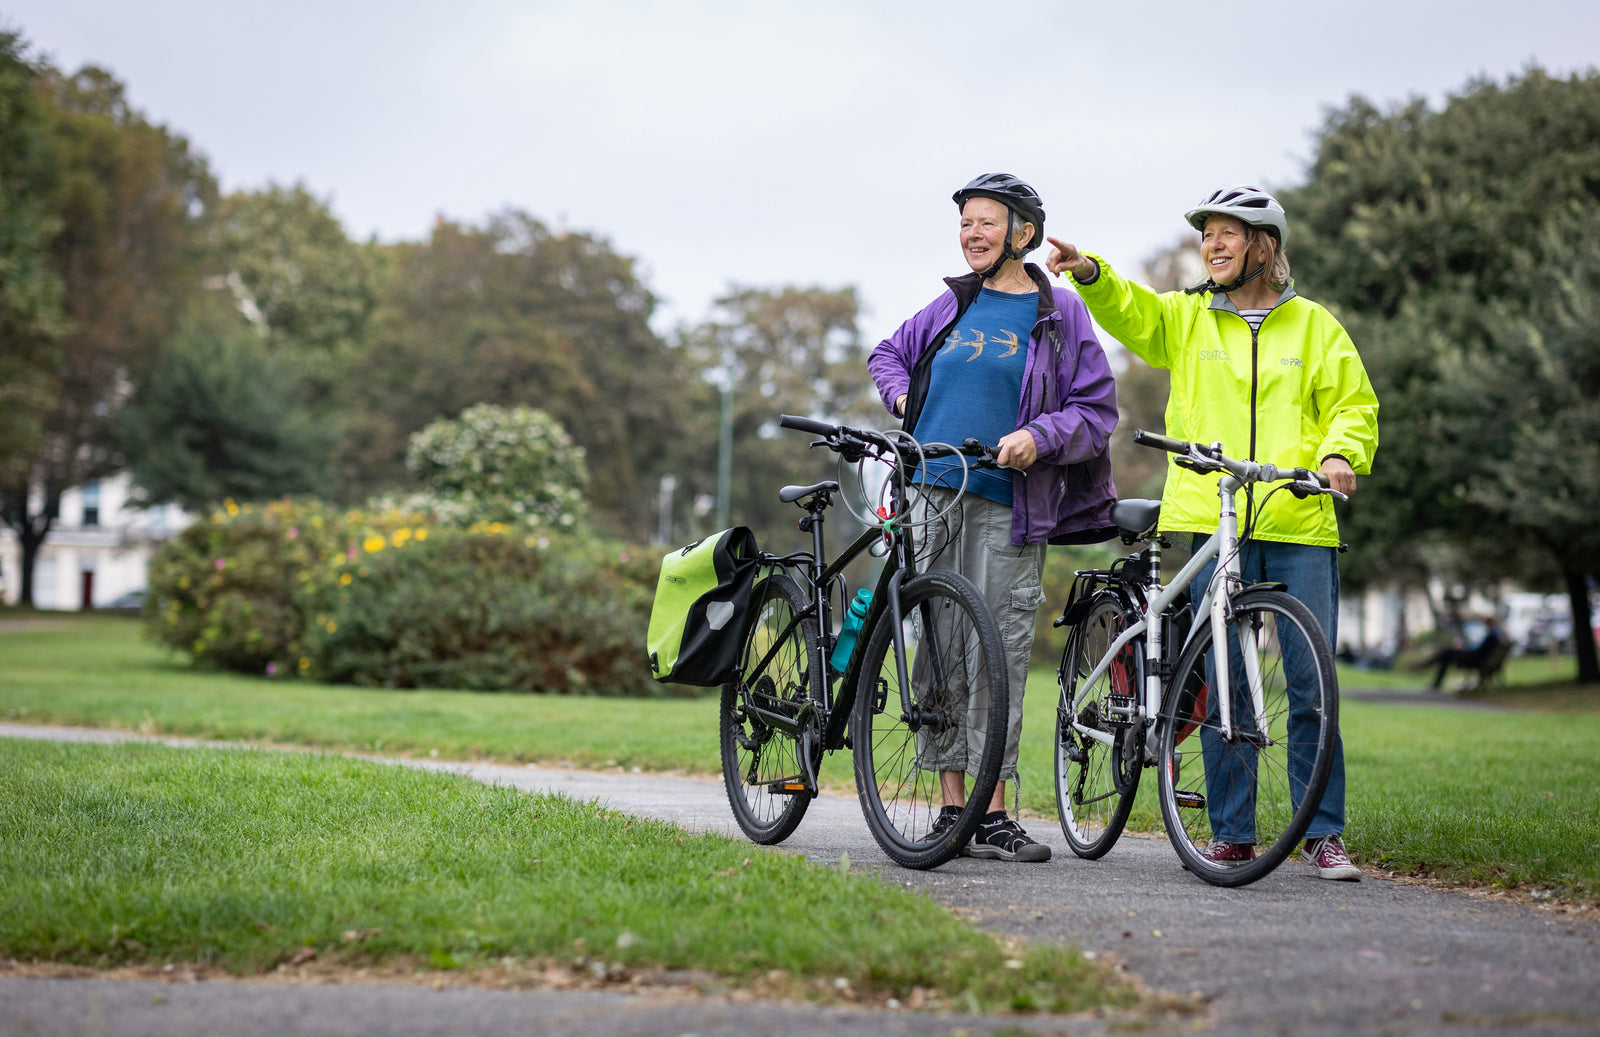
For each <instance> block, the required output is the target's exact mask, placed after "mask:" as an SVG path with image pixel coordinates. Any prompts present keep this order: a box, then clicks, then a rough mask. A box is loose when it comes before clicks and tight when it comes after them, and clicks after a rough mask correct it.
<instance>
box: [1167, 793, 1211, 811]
mask: <svg viewBox="0 0 1600 1037" xmlns="http://www.w3.org/2000/svg"><path fill="white" fill-rule="evenodd" d="M1172 800H1173V802H1175V803H1177V804H1178V806H1180V807H1187V808H1189V809H1191V810H1204V809H1205V805H1206V797H1205V796H1203V795H1201V794H1200V793H1198V792H1189V791H1186V790H1182V789H1174V790H1173V793H1172Z"/></svg>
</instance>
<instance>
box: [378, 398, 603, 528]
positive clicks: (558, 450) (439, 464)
mask: <svg viewBox="0 0 1600 1037" xmlns="http://www.w3.org/2000/svg"><path fill="white" fill-rule="evenodd" d="M406 470H407V471H408V472H410V473H411V475H412V477H413V478H415V479H416V480H417V481H418V482H419V483H421V484H422V486H423V487H424V490H423V494H422V496H421V497H417V498H411V499H410V501H411V503H414V504H417V505H421V506H422V507H421V510H426V511H430V512H433V513H434V514H438V515H440V516H460V517H463V518H464V519H465V520H466V521H469V522H471V521H481V522H502V523H521V524H523V525H526V526H529V527H534V528H536V527H550V528H555V529H572V528H576V527H577V525H578V524H579V521H580V520H581V519H582V517H583V515H584V513H585V510H586V506H585V502H584V498H583V488H584V485H585V484H586V483H587V482H588V478H589V476H588V468H587V466H586V465H585V464H584V452H583V448H582V447H580V446H577V445H576V444H574V443H573V441H572V437H571V436H569V435H567V430H566V429H564V428H562V427H561V425H560V423H559V422H557V421H556V420H555V419H554V418H552V417H550V415H548V414H546V413H545V412H544V411H541V410H534V409H533V408H531V407H510V408H507V407H497V406H495V405H493V404H488V403H482V404H479V405H477V406H476V407H469V408H468V409H466V410H464V411H462V412H461V416H460V417H458V418H455V419H452V420H443V421H435V422H434V423H433V424H431V425H429V426H428V427H427V428H425V429H423V430H422V431H421V432H418V433H416V434H415V435H413V436H412V437H411V445H410V447H409V448H408V449H407V450H406Z"/></svg>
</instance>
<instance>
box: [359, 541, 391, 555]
mask: <svg viewBox="0 0 1600 1037" xmlns="http://www.w3.org/2000/svg"><path fill="white" fill-rule="evenodd" d="M385 543H386V541H385V540H384V539H383V537H367V539H366V540H365V541H364V542H363V543H362V545H361V546H362V547H364V548H366V549H367V554H369V555H375V554H377V553H378V552H379V551H382V550H383V547H384V544H385Z"/></svg>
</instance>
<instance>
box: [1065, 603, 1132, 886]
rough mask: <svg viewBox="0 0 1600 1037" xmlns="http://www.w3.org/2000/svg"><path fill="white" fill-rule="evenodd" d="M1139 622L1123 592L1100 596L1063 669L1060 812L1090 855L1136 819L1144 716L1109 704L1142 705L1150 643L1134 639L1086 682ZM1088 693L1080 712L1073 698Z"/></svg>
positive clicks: (1072, 839)
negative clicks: (1102, 738)
mask: <svg viewBox="0 0 1600 1037" xmlns="http://www.w3.org/2000/svg"><path fill="white" fill-rule="evenodd" d="M1135 619H1136V617H1130V616H1129V615H1128V613H1127V610H1126V609H1124V607H1123V604H1122V599H1121V598H1119V597H1118V596H1117V595H1116V594H1115V593H1113V592H1110V591H1103V592H1101V593H1099V594H1097V595H1095V596H1094V598H1093V599H1092V600H1091V601H1090V603H1089V611H1088V612H1087V613H1086V614H1085V615H1084V617H1083V619H1082V620H1080V621H1079V622H1078V623H1076V624H1075V625H1074V626H1073V627H1072V630H1071V632H1070V634H1069V636H1068V637H1067V646H1066V648H1065V649H1063V650H1062V653H1061V667H1060V669H1058V670H1057V671H1056V682H1057V684H1058V685H1059V687H1060V688H1061V699H1060V701H1059V702H1058V704H1057V706H1056V751H1055V778H1056V816H1057V817H1059V818H1060V820H1061V834H1062V835H1064V836H1066V838H1067V845H1068V846H1070V847H1072V852H1073V853H1075V854H1077V855H1078V856H1079V857H1082V858H1084V859H1085V860H1091V861H1092V860H1098V859H1099V858H1101V857H1104V856H1105V855H1106V853H1107V851H1109V850H1110V849H1111V848H1112V847H1113V846H1115V845H1116V843H1117V839H1118V838H1119V837H1121V835H1122V829H1123V826H1124V825H1126V824H1127V823H1128V812H1129V811H1130V810H1132V809H1133V799H1134V796H1135V795H1137V793H1138V791H1139V775H1140V772H1141V771H1142V770H1143V768H1144V760H1143V756H1144V739H1143V737H1142V734H1143V726H1142V724H1141V722H1140V720H1139V718H1138V717H1137V716H1126V717H1124V715H1122V714H1115V713H1112V712H1110V710H1109V708H1108V707H1110V706H1111V705H1113V703H1114V700H1120V701H1115V703H1114V704H1116V705H1118V706H1132V705H1135V704H1136V703H1137V696H1139V695H1140V694H1142V692H1141V689H1142V688H1143V687H1144V681H1143V679H1142V678H1143V674H1144V658H1143V644H1144V642H1143V641H1142V640H1141V639H1139V638H1135V639H1134V640H1132V641H1129V642H1128V643H1127V644H1126V645H1124V646H1123V648H1122V650H1121V651H1119V652H1118V653H1117V656H1116V658H1115V659H1113V660H1112V662H1111V664H1110V665H1109V666H1108V667H1107V668H1106V670H1105V672H1104V673H1102V674H1101V675H1100V676H1099V678H1097V679H1096V681H1095V682H1094V685H1093V686H1090V687H1088V688H1087V689H1085V688H1084V687H1083V681H1084V679H1085V678H1086V677H1088V676H1089V674H1090V673H1091V672H1092V671H1093V670H1094V668H1095V667H1096V666H1097V665H1099V662H1100V660H1101V659H1103V658H1104V657H1105V655H1106V653H1107V652H1108V651H1110V649H1111V645H1112V643H1113V642H1114V641H1115V640H1116V639H1117V637H1118V635H1120V634H1121V633H1122V631H1124V630H1126V629H1127V628H1128V626H1129V625H1130V624H1131V623H1133V622H1134V621H1135ZM1085 691H1087V695H1088V697H1087V698H1086V699H1084V700H1083V703H1082V705H1081V706H1079V707H1078V709H1077V710H1076V715H1074V710H1073V703H1074V702H1076V701H1078V697H1079V695H1080V694H1081V693H1083V692H1085ZM1074 719H1076V720H1077V722H1078V723H1079V724H1081V725H1082V726H1084V727H1089V728H1093V729H1094V730H1095V731H1097V732H1100V733H1103V734H1105V735H1107V736H1108V737H1110V738H1111V739H1112V744H1111V745H1106V744H1105V743H1103V742H1099V741H1096V740H1095V739H1094V738H1091V737H1089V736H1087V735H1084V734H1082V733H1080V732H1079V731H1078V730H1077V729H1076V728H1073V727H1072V726H1070V725H1071V722H1072V720H1074Z"/></svg>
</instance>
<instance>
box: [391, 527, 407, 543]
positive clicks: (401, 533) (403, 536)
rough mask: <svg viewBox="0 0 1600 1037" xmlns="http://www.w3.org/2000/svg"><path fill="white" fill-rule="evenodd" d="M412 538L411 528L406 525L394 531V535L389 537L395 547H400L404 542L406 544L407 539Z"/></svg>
mask: <svg viewBox="0 0 1600 1037" xmlns="http://www.w3.org/2000/svg"><path fill="white" fill-rule="evenodd" d="M410 539H411V530H409V529H406V528H405V527H404V526H402V527H400V528H399V529H397V530H395V531H394V535H393V536H391V537H390V538H389V543H391V544H393V545H394V546H395V547H399V546H401V545H402V544H404V543H405V542H406V541H407V540H410Z"/></svg>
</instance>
